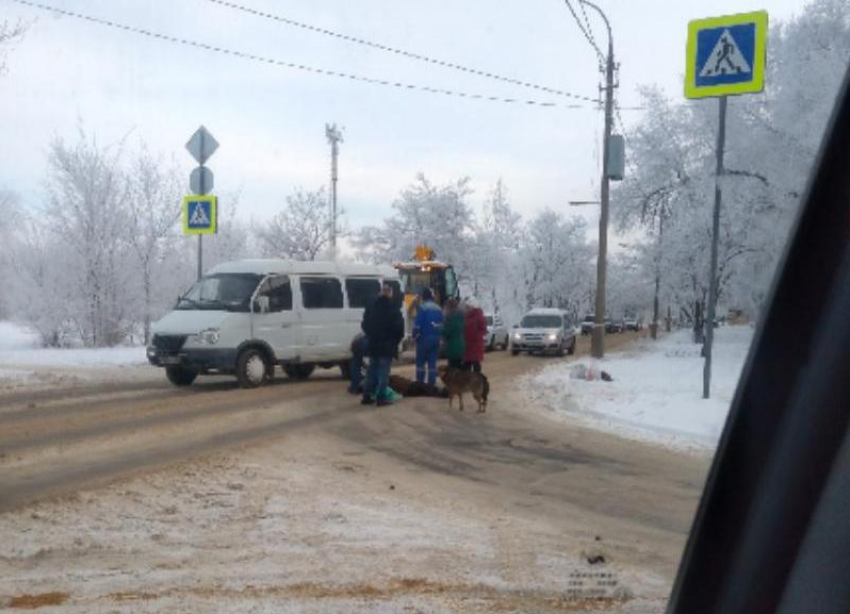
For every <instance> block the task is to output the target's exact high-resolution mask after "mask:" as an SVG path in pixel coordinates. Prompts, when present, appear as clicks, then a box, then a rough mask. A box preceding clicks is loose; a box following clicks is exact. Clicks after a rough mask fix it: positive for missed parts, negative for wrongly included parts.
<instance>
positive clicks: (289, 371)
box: [283, 363, 316, 379]
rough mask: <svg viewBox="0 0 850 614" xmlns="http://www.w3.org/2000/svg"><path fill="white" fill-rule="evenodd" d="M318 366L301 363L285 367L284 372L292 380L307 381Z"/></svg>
mask: <svg viewBox="0 0 850 614" xmlns="http://www.w3.org/2000/svg"><path fill="white" fill-rule="evenodd" d="M315 368H316V365H314V364H311V363H300V364H291V365H283V372H284V373H286V375H288V376H289V377H291V378H292V379H307V378H308V377H310V375H312V373H313V370H314V369H315Z"/></svg>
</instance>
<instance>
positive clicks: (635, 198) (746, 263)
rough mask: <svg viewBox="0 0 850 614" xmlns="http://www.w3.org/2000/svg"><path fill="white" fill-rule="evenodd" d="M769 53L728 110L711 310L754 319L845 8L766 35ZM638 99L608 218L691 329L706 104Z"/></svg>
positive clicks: (708, 160)
mask: <svg viewBox="0 0 850 614" xmlns="http://www.w3.org/2000/svg"><path fill="white" fill-rule="evenodd" d="M768 52H769V57H768V76H767V79H766V89H765V92H764V94H762V95H756V96H745V97H734V98H732V99H730V101H729V106H728V115H727V141H726V150H725V169H726V171H725V177H724V178H723V209H722V215H721V228H720V235H719V263H718V270H717V283H718V290H719V293H718V298H719V300H720V301H721V303H725V304H726V305H727V306H734V307H740V308H744V309H747V310H748V311H749V312H750V313H751V314H752V315H754V316H757V315H758V313H759V310H760V309H761V307H762V304H763V301H764V298H765V296H766V293H767V288H768V286H769V284H770V280H771V278H772V276H773V272H774V270H775V266H776V263H777V261H778V258H779V255H780V253H781V251H782V249H783V246H784V244H785V242H786V240H787V236H788V231H789V228H790V225H791V222H792V220H793V218H794V215H795V212H796V210H797V207H798V202H799V198H800V195H801V194H802V192H803V189H804V186H805V182H806V180H807V177H808V174H809V171H810V168H811V165H812V162H813V161H814V157H815V153H816V151H817V149H818V146H819V142H820V139H821V138H822V135H823V132H824V128H825V126H826V122H827V120H828V117H829V114H830V113H831V110H832V106H833V104H834V100H835V94H836V92H837V90H838V85H839V84H840V83H841V81H842V79H843V77H844V73H845V71H846V70H847V58H848V57H850V3H848V2H847V1H846V0H815V1H814V2H811V3H810V4H809V5H807V6H806V8H805V9H804V10H803V12H802V13H801V14H800V15H799V16H798V17H796V18H795V19H793V20H791V21H789V22H788V23H784V24H779V25H775V26H774V28H773V31H772V33H771V45H770V47H769V50H768ZM641 94H642V96H643V98H644V106H645V107H646V108H647V112H646V114H645V115H644V117H643V119H642V121H640V122H639V123H638V125H637V126H635V127H634V129H633V130H631V131H630V133H629V134H628V135H627V138H628V141H627V143H628V147H629V151H630V156H629V157H630V159H631V160H633V161H634V165H633V167H632V168H631V169H630V171H631V172H630V174H629V177H628V178H627V180H626V181H624V182H623V184H622V185H621V186H619V187H618V189H616V190H615V192H614V197H613V205H614V212H615V216H616V219H617V220H618V222H619V225H620V228H621V230H632V231H633V230H636V229H642V230H643V231H644V232H645V233H646V235H647V239H648V242H649V243H650V244H653V245H654V246H655V257H654V258H653V259H651V261H648V262H647V265H648V266H651V267H653V268H656V267H657V270H658V271H660V278H661V282H662V283H661V294H662V295H663V296H665V297H668V298H669V300H672V301H675V302H676V303H677V306H678V307H680V308H681V309H682V310H683V312H684V314H685V316H686V317H694V315H695V313H694V312H695V311H697V310H698V309H701V308H702V307H703V306H704V303H705V300H706V298H707V292H708V275H709V271H708V268H709V253H710V245H711V209H712V203H713V191H714V160H715V143H714V139H715V135H716V131H717V104H716V101H700V102H692V103H684V102H683V103H674V102H672V101H671V100H669V99H668V98H666V97H665V96H664V95H663V94H662V93H661V92H659V91H658V90H657V89H651V88H648V89H644V90H642V92H641ZM662 231H663V232H662Z"/></svg>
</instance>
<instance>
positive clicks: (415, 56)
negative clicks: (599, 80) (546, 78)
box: [207, 0, 596, 102]
mask: <svg viewBox="0 0 850 614" xmlns="http://www.w3.org/2000/svg"><path fill="white" fill-rule="evenodd" d="M207 2H211V3H213V4H218V5H219V6H224V7H227V8H230V9H233V10H236V11H241V12H243V13H248V14H250V15H254V16H256V17H262V18H264V19H270V20H272V21H277V22H279V23H284V24H286V25H289V26H293V27H296V28H301V29H303V30H308V31H310V32H315V33H317V34H323V35H324V36H330V37H332V38H336V39H339V40H343V41H346V42H349V43H355V44H358V45H364V46H366V47H371V48H372V49H378V50H380V51H386V52H388V53H392V54H395V55H399V56H403V57H405V58H409V59H411V60H418V61H420V62H426V63H428V64H433V65H434V66H440V67H443V68H451V69H453V70H459V71H461V72H465V73H468V74H470V75H475V76H478V77H487V78H488V79H495V80H496V81H501V82H503V83H510V84H512V85H519V86H521V87H527V88H531V89H534V90H538V91H541V92H546V93H547V94H555V95H558V96H564V97H566V98H574V99H576V100H584V101H587V102H596V100H595V99H593V98H589V97H587V96H581V95H578V94H573V93H570V92H565V91H563V90H559V89H556V88H553V87H547V86H544V85H537V84H535V83H530V82H528V81H521V80H518V79H512V78H511V77H503V76H501V75H497V74H495V73H491V72H487V71H484V70H479V69H477V68H470V67H468V66H463V65H462V64H455V63H453V62H447V61H445V60H438V59H436V58H431V57H428V56H426V55H422V54H419V53H413V52H411V51H405V50H404V49H398V48H397V47H390V46H388V45H383V44H381V43H375V42H373V41H369V40H366V39H363V38H358V37H356V36H349V35H347V34H342V33H340V32H334V31H333V30H327V29H325V28H320V27H318V26H313V25H310V24H308V23H304V22H301V21H296V20H294V19H290V18H288V17H284V16H282V15H276V14H273V13H266V12H263V11H260V10H257V9H253V8H251V7H248V6H244V5H241V4H237V3H235V2H230V1H229V0H207Z"/></svg>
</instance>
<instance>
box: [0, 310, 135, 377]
mask: <svg viewBox="0 0 850 614" xmlns="http://www.w3.org/2000/svg"><path fill="white" fill-rule="evenodd" d="M142 364H147V358H146V357H145V348H143V347H117V348H98V349H82V348H81V349H53V348H40V347H38V335H37V334H36V333H34V332H33V331H31V330H29V329H27V328H26V327H24V326H20V325H18V324H14V323H12V322H0V379H15V378H25V377H28V376H31V375H32V372H31V370H30V369H27V368H23V369H22V368H21V367H22V366H23V367H33V368H36V367H116V366H127V365H142Z"/></svg>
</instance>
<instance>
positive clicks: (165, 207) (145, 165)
mask: <svg viewBox="0 0 850 614" xmlns="http://www.w3.org/2000/svg"><path fill="white" fill-rule="evenodd" d="M183 183H184V179H183V175H182V173H181V172H180V170H179V169H178V168H177V166H176V163H175V162H174V161H171V162H166V161H165V160H163V159H162V158H158V157H156V156H154V155H153V154H152V153H151V152H150V151H148V149H147V147H146V146H145V145H144V144H141V146H140V149H139V151H138V153H137V155H136V156H135V157H134V159H133V161H132V162H131V165H130V172H129V194H130V199H131V202H132V203H133V208H132V210H131V211H130V212H129V223H128V225H127V231H128V241H129V244H130V246H131V248H132V253H133V256H134V260H135V266H134V270H135V272H136V273H137V275H135V276H134V282H135V283H134V286H136V287H138V289H139V293H140V294H141V300H140V301H139V303H140V304H139V306H138V307H139V308H138V309H137V310H136V317H137V318H139V319H141V325H142V330H143V337H144V342H145V343H146V344H147V343H148V341H150V328H151V322H152V320H153V319H154V318H155V317H156V316H158V315H159V314H160V313H162V311H163V310H164V309H165V307H166V306H167V305H168V304H170V303H171V302H172V300H173V296H172V295H171V293H170V292H168V290H170V289H171V288H168V285H169V284H166V283H163V282H164V280H165V279H166V278H167V277H169V276H172V275H173V273H174V268H173V264H174V263H173V259H174V258H173V255H174V252H175V251H176V250H177V249H179V246H178V245H177V241H178V234H177V232H178V229H179V222H180V213H181V208H180V201H181V197H182V195H183Z"/></svg>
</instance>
